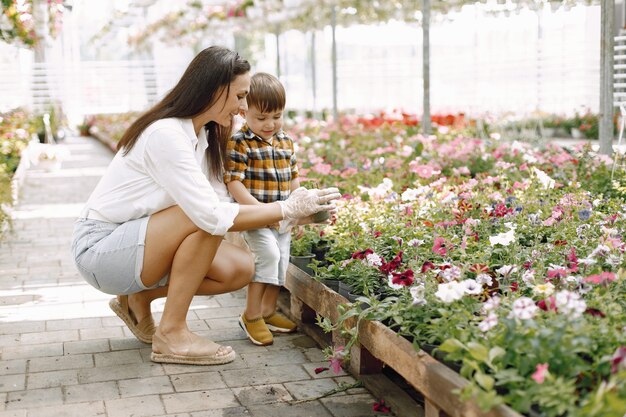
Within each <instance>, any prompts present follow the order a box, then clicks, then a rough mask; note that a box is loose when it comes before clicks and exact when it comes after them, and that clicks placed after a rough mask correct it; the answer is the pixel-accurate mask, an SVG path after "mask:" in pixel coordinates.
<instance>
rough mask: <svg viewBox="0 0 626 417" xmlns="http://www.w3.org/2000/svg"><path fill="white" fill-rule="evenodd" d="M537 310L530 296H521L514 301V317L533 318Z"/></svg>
mask: <svg viewBox="0 0 626 417" xmlns="http://www.w3.org/2000/svg"><path fill="white" fill-rule="evenodd" d="M536 312H537V306H536V305H535V303H534V302H533V300H532V299H530V298H528V297H520V298H518V299H517V300H515V301H514V302H513V311H512V314H513V317H515V318H518V319H521V320H528V319H532V318H533V317H534V316H535V313H536Z"/></svg>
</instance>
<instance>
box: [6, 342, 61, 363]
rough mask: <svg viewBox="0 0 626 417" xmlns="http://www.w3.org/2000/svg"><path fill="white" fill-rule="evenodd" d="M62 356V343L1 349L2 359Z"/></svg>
mask: <svg viewBox="0 0 626 417" xmlns="http://www.w3.org/2000/svg"><path fill="white" fill-rule="evenodd" d="M62 354H63V343H48V344H45V345H20V346H9V347H6V348H2V359H3V360H7V359H29V358H36V357H46V356H58V355H62Z"/></svg>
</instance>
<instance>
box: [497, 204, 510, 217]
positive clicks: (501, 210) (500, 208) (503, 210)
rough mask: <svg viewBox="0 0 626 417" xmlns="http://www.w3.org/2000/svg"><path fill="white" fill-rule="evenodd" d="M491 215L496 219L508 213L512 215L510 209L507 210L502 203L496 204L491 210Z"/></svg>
mask: <svg viewBox="0 0 626 417" xmlns="http://www.w3.org/2000/svg"><path fill="white" fill-rule="evenodd" d="M492 213H493V215H494V216H496V217H504V216H506V215H507V214H509V213H513V209H512V208H507V206H505V205H504V204H503V203H498V204H496V206H495V207H494V209H493V212H492Z"/></svg>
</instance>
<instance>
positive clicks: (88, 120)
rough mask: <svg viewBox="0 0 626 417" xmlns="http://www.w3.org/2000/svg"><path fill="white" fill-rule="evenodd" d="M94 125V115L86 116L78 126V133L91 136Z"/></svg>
mask: <svg viewBox="0 0 626 417" xmlns="http://www.w3.org/2000/svg"><path fill="white" fill-rule="evenodd" d="M93 125H94V118H93V116H85V117H84V119H83V122H82V123H81V124H79V125H78V126H76V127H77V128H78V133H79V134H80V135H81V136H89V134H90V131H91V128H92V127H93Z"/></svg>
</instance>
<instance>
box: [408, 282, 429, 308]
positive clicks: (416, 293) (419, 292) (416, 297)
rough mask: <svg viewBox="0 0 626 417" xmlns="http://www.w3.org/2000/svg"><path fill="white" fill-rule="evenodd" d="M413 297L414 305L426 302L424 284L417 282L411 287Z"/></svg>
mask: <svg viewBox="0 0 626 417" xmlns="http://www.w3.org/2000/svg"><path fill="white" fill-rule="evenodd" d="M409 292H410V293H411V297H413V304H412V305H414V306H421V305H424V304H426V287H425V286H424V284H417V285H415V286H413V287H411V288H410V289H409Z"/></svg>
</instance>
